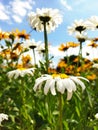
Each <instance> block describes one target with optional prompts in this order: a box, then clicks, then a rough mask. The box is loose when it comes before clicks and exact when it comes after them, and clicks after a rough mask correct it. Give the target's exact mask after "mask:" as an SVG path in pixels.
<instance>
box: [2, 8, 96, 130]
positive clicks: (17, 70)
mask: <svg viewBox="0 0 98 130" xmlns="http://www.w3.org/2000/svg"><path fill="white" fill-rule="evenodd" d="M62 22H63V16H62V15H61V14H60V11H59V10H58V9H51V8H42V9H37V10H36V12H31V13H30V14H29V15H28V24H30V26H31V27H32V30H33V31H37V33H39V32H43V37H44V42H43V43H44V44H42V43H40V42H36V41H35V40H34V39H33V40H31V36H30V34H28V33H26V31H25V30H22V31H20V30H18V29H16V30H14V31H10V32H4V31H0V130H98V58H97V57H96V58H94V59H90V58H89V56H90V54H89V53H88V52H87V57H83V48H84V44H85V42H86V41H89V43H88V45H87V46H88V47H90V49H91V50H92V51H95V49H97V51H98V43H97V42H98V38H96V37H94V38H90V37H89V36H87V31H93V33H94V32H95V31H96V30H97V29H98V17H97V16H92V17H91V18H88V19H87V20H76V21H73V24H72V25H71V26H70V25H69V26H70V27H68V32H69V34H71V35H74V37H75V38H76V40H77V43H75V42H73V41H70V39H69V41H68V42H67V43H61V44H60V45H59V48H58V50H59V51H63V52H65V56H64V57H61V59H60V60H59V62H58V64H57V65H56V66H55V67H53V66H52V63H53V57H51V56H50V55H49V43H48V33H51V31H53V30H55V28H57V27H59V24H62ZM41 40H42V39H41ZM76 48H78V49H79V52H78V54H77V55H75V54H73V55H67V52H68V50H69V49H72V51H73V52H75V50H76ZM36 54H37V55H36ZM38 57H39V59H38Z"/></svg>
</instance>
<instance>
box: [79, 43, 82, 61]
mask: <svg viewBox="0 0 98 130" xmlns="http://www.w3.org/2000/svg"><path fill="white" fill-rule="evenodd" d="M79 57H80V59H81V58H82V42H80V50H79Z"/></svg>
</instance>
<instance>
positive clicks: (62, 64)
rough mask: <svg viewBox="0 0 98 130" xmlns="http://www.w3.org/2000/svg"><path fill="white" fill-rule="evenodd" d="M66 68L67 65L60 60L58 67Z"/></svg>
mask: <svg viewBox="0 0 98 130" xmlns="http://www.w3.org/2000/svg"><path fill="white" fill-rule="evenodd" d="M66 66H67V64H66V63H65V61H64V60H61V61H60V62H59V63H58V67H60V68H62V67H64V68H65V67H66Z"/></svg>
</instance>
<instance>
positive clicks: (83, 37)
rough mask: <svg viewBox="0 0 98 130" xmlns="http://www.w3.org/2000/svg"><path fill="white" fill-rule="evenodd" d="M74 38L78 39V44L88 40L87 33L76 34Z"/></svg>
mask: <svg viewBox="0 0 98 130" xmlns="http://www.w3.org/2000/svg"><path fill="white" fill-rule="evenodd" d="M75 37H76V38H77V39H78V41H79V42H85V41H86V40H88V39H89V38H88V36H87V33H85V32H81V33H79V32H76V34H75Z"/></svg>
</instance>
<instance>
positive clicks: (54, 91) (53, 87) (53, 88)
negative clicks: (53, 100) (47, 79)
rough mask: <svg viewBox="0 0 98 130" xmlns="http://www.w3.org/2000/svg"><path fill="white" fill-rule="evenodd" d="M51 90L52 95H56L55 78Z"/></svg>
mask: <svg viewBox="0 0 98 130" xmlns="http://www.w3.org/2000/svg"><path fill="white" fill-rule="evenodd" d="M50 91H51V94H52V95H56V90H55V80H53V81H52V82H51V87H50Z"/></svg>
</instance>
